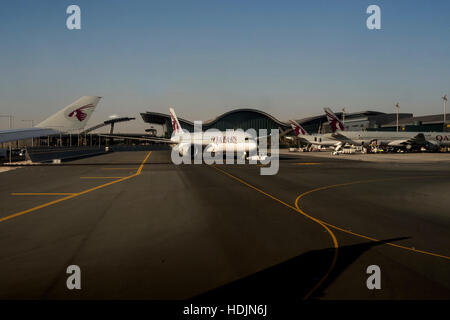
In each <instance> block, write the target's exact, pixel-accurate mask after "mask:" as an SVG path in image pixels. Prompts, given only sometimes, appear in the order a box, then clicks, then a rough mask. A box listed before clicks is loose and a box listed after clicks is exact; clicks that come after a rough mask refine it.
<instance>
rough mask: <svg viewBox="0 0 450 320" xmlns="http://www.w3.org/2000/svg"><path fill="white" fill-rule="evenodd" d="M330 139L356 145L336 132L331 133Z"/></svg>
mask: <svg viewBox="0 0 450 320" xmlns="http://www.w3.org/2000/svg"><path fill="white" fill-rule="evenodd" d="M331 138H332V139H335V140H337V141H340V142H342V143H348V144H353V145H355V144H357V143H356V142H355V141H353V140H352V139H350V138H348V137H347V136H345V135H343V134H342V133H338V132H335V133H332V134H331Z"/></svg>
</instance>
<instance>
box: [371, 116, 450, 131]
mask: <svg viewBox="0 0 450 320" xmlns="http://www.w3.org/2000/svg"><path fill="white" fill-rule="evenodd" d="M446 118H447V119H446V120H447V126H446V128H444V114H435V115H430V116H421V117H413V116H411V117H408V118H402V119H399V121H398V126H399V130H401V131H423V132H432V131H450V121H449V120H450V113H448V114H447V115H446ZM379 130H385V131H395V130H397V123H396V121H395V120H394V121H392V122H389V123H386V124H383V125H382V126H381V127H380V129H379Z"/></svg>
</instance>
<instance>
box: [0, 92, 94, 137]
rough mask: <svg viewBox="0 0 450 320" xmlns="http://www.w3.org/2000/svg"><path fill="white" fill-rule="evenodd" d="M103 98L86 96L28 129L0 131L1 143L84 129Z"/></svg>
mask: <svg viewBox="0 0 450 320" xmlns="http://www.w3.org/2000/svg"><path fill="white" fill-rule="evenodd" d="M100 99H101V97H94V96H84V97H81V98H80V99H78V100H76V101H75V102H73V103H71V104H69V105H68V106H66V107H65V108H63V109H62V110H59V111H58V112H57V113H55V114H53V115H52V116H50V117H49V118H47V119H45V120H44V121H42V122H41V123H39V124H38V125H37V126H35V127H33V128H28V129H10V130H3V131H0V142H8V141H15V140H23V139H31V138H39V137H43V136H50V135H55V134H60V133H61V132H64V133H66V132H70V131H74V130H80V129H83V128H84V127H85V125H86V123H87V122H88V120H89V118H90V116H91V115H92V113H93V112H94V110H95V107H96V106H97V104H98V102H99V101H100Z"/></svg>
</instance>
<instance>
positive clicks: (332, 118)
mask: <svg viewBox="0 0 450 320" xmlns="http://www.w3.org/2000/svg"><path fill="white" fill-rule="evenodd" d="M323 110H324V111H325V114H326V115H327V119H328V123H329V124H330V128H331V132H333V133H335V132H336V131H344V124H343V123H342V121H341V120H339V118H338V117H337V116H336V115H335V114H334V113H333V111H331V109H330V108H323Z"/></svg>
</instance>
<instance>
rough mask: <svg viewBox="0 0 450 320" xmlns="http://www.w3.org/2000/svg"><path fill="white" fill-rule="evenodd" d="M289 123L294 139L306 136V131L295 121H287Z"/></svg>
mask: <svg viewBox="0 0 450 320" xmlns="http://www.w3.org/2000/svg"><path fill="white" fill-rule="evenodd" d="M289 122H290V123H291V127H292V130H294V133H295V136H296V137H300V136H305V135H307V134H308V132H306V130H305V129H304V128H303V127H302V126H301V125H299V124H298V122H297V121H295V120H289Z"/></svg>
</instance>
